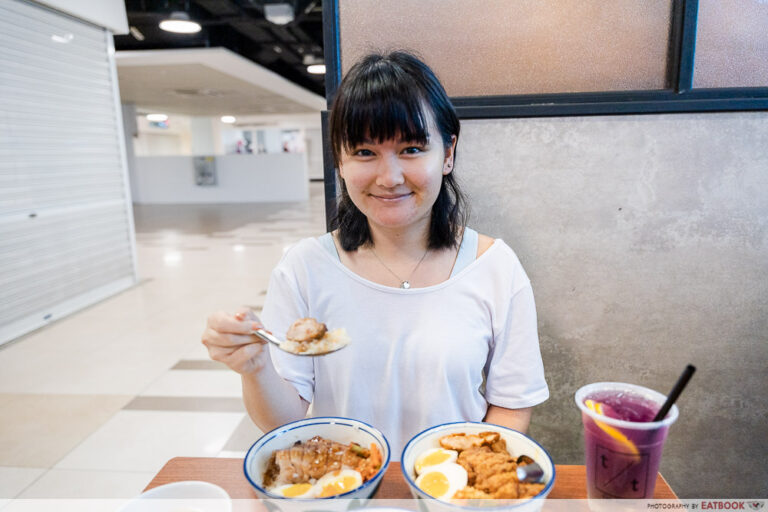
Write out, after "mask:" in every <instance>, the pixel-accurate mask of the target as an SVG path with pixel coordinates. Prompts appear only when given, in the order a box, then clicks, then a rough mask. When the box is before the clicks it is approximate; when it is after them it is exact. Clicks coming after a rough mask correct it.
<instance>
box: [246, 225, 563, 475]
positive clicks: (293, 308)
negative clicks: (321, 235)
mask: <svg viewBox="0 0 768 512" xmlns="http://www.w3.org/2000/svg"><path fill="white" fill-rule="evenodd" d="M302 317H314V318H316V319H318V320H319V321H321V322H324V323H325V324H326V325H327V326H328V329H336V328H339V327H344V328H346V330H347V332H348V333H349V336H350V339H351V343H350V344H349V346H347V347H346V348H344V349H342V350H340V351H338V352H334V353H331V354H328V355H325V356H320V357H308V356H295V355H292V354H288V353H286V352H283V351H281V350H279V349H277V348H275V347H273V346H270V349H271V350H270V354H271V356H272V361H273V364H274V366H275V368H276V370H277V372H278V373H279V374H280V375H281V376H282V377H283V378H284V379H286V380H287V381H289V382H290V383H292V384H293V386H294V387H295V388H296V390H297V391H298V393H299V394H300V395H301V397H302V398H304V399H305V400H307V401H308V402H312V414H313V415H314V416H343V417H349V418H354V419H357V420H361V421H364V422H366V423H369V424H371V425H373V426H374V427H376V428H378V429H380V430H381V431H382V432H383V433H384V435H385V436H386V437H387V439H388V441H389V443H390V447H391V449H392V459H393V460H399V458H400V452H401V451H402V449H403V447H404V446H405V444H406V443H407V442H408V440H409V439H410V438H411V437H413V436H414V435H415V434H417V433H419V432H420V431H422V430H424V429H425V428H428V427H431V426H433V425H436V424H439V423H446V422H451V421H482V419H483V418H484V417H485V413H486V410H487V408H488V405H489V404H494V405H498V406H500V407H506V408H510V409H516V408H522V407H530V406H533V405H536V404H538V403H541V402H543V401H544V400H546V399H547V398H548V397H549V390H548V388H547V383H546V381H545V380H544V368H543V365H542V362H541V353H540V351H539V340H538V332H537V326H536V309H535V305H534V301H533V292H532V290H531V285H530V281H529V280H528V277H527V276H526V274H525V271H524V270H523V267H522V266H521V265H520V261H519V260H518V259H517V256H516V255H515V253H514V252H513V251H512V249H511V248H510V247H509V246H508V245H506V244H505V243H504V242H503V241H502V240H500V239H497V240H495V241H494V243H493V245H492V246H491V247H490V248H489V249H488V250H487V251H486V252H485V253H483V254H482V255H481V256H480V257H479V258H477V259H476V260H475V261H474V262H472V263H471V264H470V265H468V266H467V267H465V268H464V269H463V270H462V271H460V272H459V273H458V274H456V275H454V276H452V277H451V278H450V279H448V280H447V281H445V282H442V283H440V284H437V285H435V286H430V287H427V288H411V289H409V290H403V289H400V288H392V287H389V286H383V285H380V284H377V283H374V282H371V281H368V280H367V279H364V278H362V277H360V276H359V275H357V274H355V273H354V272H352V271H351V270H350V269H348V268H347V267H345V266H344V265H343V264H342V263H341V262H340V261H338V259H336V258H334V257H333V256H331V255H330V254H329V253H328V252H327V251H326V250H325V249H324V248H323V246H322V245H321V243H320V242H319V241H318V240H317V239H315V238H308V239H305V240H302V241H300V242H299V243H297V244H296V245H295V246H293V247H292V248H291V249H289V250H288V251H287V252H286V254H285V255H284V256H283V259H282V260H281V261H280V263H279V264H278V265H277V267H275V269H274V270H273V272H272V276H271V278H270V283H269V290H268V292H267V298H266V302H265V305H264V309H263V312H262V315H261V319H262V321H263V322H264V325H266V326H267V328H268V329H270V330H271V331H272V332H274V333H275V334H276V335H277V336H278V337H281V338H283V337H284V336H285V333H286V331H287V330H288V327H289V326H290V325H291V323H293V322H294V321H295V320H296V319H298V318H302Z"/></svg>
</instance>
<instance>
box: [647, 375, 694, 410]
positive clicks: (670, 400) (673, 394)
mask: <svg viewBox="0 0 768 512" xmlns="http://www.w3.org/2000/svg"><path fill="white" fill-rule="evenodd" d="M695 371H696V367H695V366H693V365H692V364H689V365H688V366H686V367H685V370H683V373H682V375H680V378H679V379H677V384H675V387H673V388H672V391H670V392H669V395H668V396H667V401H666V402H664V405H662V406H661V409H659V412H658V413H657V414H656V417H655V418H653V421H661V420H663V419H664V418H665V417H666V416H667V413H668V412H669V410H670V409H671V408H672V404H674V403H675V400H677V397H679V396H680V393H682V392H683V390H684V389H685V385H686V384H688V381H689V380H691V377H692V376H693V372H695Z"/></svg>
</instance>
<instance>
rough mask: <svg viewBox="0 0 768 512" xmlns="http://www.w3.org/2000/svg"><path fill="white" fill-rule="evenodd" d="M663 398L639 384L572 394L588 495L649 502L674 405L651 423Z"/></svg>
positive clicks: (673, 417)
mask: <svg viewBox="0 0 768 512" xmlns="http://www.w3.org/2000/svg"><path fill="white" fill-rule="evenodd" d="M664 399H665V397H664V395H662V394H661V393H657V392H655V391H652V390H650V389H647V388H643V387H641V386H634V385H632V384H622V383H617V382H601V383H597V384H590V385H588V386H584V387H583V388H581V389H580V390H579V391H578V392H577V393H576V403H577V405H578V406H579V408H580V409H581V417H582V422H583V424H584V448H585V453H584V454H585V459H586V467H587V495H588V496H589V498H590V499H595V498H608V499H619V498H630V499H650V498H653V492H654V489H655V486H656V475H657V473H658V470H659V463H660V462H661V452H662V449H663V447H664V441H665V440H666V437H667V432H668V431H669V426H670V425H671V424H672V423H673V422H674V421H675V420H676V419H677V414H678V411H677V408H676V407H673V409H672V410H671V411H670V413H669V414H668V415H667V417H666V418H665V419H664V420H662V421H657V422H654V421H652V420H653V418H654V416H655V415H656V412H657V411H658V410H659V408H661V405H662V404H663V403H664Z"/></svg>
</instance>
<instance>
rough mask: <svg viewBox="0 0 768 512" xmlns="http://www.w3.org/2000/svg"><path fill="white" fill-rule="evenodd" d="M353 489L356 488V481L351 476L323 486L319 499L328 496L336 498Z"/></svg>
mask: <svg viewBox="0 0 768 512" xmlns="http://www.w3.org/2000/svg"><path fill="white" fill-rule="evenodd" d="M355 487H357V479H356V478H355V477H353V476H344V477H341V478H337V479H335V480H334V481H333V482H331V483H329V484H326V485H324V486H323V489H322V490H321V491H320V497H321V498H327V497H328V496H336V495H337V494H342V493H345V492H347V491H351V490H352V489H354V488H355Z"/></svg>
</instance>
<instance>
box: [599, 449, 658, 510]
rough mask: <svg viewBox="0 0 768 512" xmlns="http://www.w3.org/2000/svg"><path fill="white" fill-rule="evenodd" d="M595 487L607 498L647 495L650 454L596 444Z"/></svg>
mask: <svg viewBox="0 0 768 512" xmlns="http://www.w3.org/2000/svg"><path fill="white" fill-rule="evenodd" d="M595 465H596V468H595V482H594V485H595V488H596V489H597V490H598V491H600V492H601V493H603V496H604V497H606V498H634V499H640V498H644V497H645V491H646V487H647V486H648V476H649V475H648V469H649V468H648V454H647V453H639V454H637V453H623V452H617V451H615V450H611V449H610V448H608V447H606V446H603V445H601V444H596V445H595Z"/></svg>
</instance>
